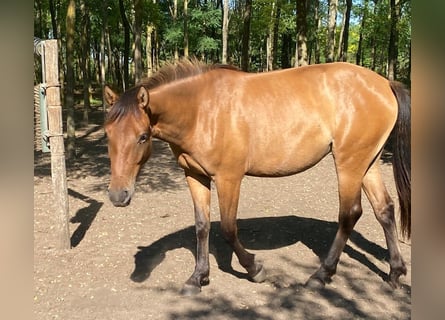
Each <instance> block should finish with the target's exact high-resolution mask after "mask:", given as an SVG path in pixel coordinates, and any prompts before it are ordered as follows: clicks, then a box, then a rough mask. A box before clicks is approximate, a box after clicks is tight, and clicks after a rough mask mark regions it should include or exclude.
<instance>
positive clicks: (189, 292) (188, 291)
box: [181, 284, 201, 296]
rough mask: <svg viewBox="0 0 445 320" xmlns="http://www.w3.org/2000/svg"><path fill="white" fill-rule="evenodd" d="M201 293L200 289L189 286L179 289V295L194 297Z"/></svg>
mask: <svg viewBox="0 0 445 320" xmlns="http://www.w3.org/2000/svg"><path fill="white" fill-rule="evenodd" d="M200 292H201V287H197V286H194V285H191V284H185V285H184V287H182V289H181V295H183V296H194V295H197V294H198V293H200Z"/></svg>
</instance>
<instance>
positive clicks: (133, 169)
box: [104, 86, 152, 207]
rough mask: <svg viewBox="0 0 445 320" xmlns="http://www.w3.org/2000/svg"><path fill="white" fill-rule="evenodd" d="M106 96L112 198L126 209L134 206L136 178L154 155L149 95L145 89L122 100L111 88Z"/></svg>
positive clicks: (125, 93)
mask: <svg viewBox="0 0 445 320" xmlns="http://www.w3.org/2000/svg"><path fill="white" fill-rule="evenodd" d="M104 93H105V94H104V96H105V99H106V101H107V103H108V104H109V105H110V106H111V108H110V110H109V112H108V114H107V119H106V121H105V131H106V133H107V137H108V155H109V157H110V161H111V181H110V185H109V187H108V196H109V197H110V200H111V202H112V203H113V204H114V205H115V206H119V207H124V206H127V205H129V204H130V200H131V197H132V195H133V193H134V185H135V181H136V177H137V175H138V173H139V170H140V169H141V166H142V165H143V164H144V163H145V162H146V161H147V160H148V158H149V157H150V154H151V145H152V143H151V130H150V118H149V115H148V114H149V107H148V101H149V94H148V91H147V90H146V89H145V88H144V87H143V86H138V87H134V88H132V89H129V90H128V91H126V92H124V93H123V94H122V95H121V96H120V97H119V96H118V95H117V94H116V93H114V92H113V91H112V90H111V89H110V88H109V87H105V92H104Z"/></svg>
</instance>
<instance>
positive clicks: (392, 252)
mask: <svg viewBox="0 0 445 320" xmlns="http://www.w3.org/2000/svg"><path fill="white" fill-rule="evenodd" d="M363 190H364V191H365V193H366V196H367V197H368V199H369V202H370V203H371V205H372V207H373V209H374V214H375V216H376V218H377V220H378V221H379V222H380V224H381V225H382V227H383V231H384V233H385V238H386V245H387V247H388V251H389V265H390V272H389V279H388V281H389V284H390V285H391V286H392V287H393V288H397V287H399V277H400V276H401V275H402V274H404V275H406V266H405V262H404V261H403V259H402V256H401V254H400V249H399V245H398V240H397V230H396V223H395V220H394V203H393V201H392V200H391V198H390V196H389V194H388V192H387V190H386V188H385V185H384V184H383V181H382V176H381V173H380V163H379V160H376V161H375V162H374V164H373V165H372V166H371V167H370V168H369V170H368V172H367V173H366V175H365V177H364V179H363Z"/></svg>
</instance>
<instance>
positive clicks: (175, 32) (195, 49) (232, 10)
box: [34, 0, 411, 159]
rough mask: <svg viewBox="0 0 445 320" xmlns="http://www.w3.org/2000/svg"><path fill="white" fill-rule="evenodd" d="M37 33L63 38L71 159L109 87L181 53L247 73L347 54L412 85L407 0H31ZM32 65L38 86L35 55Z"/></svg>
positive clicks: (350, 59)
mask: <svg viewBox="0 0 445 320" xmlns="http://www.w3.org/2000/svg"><path fill="white" fill-rule="evenodd" d="M34 36H35V37H37V38H38V39H41V40H46V39H58V44H59V67H60V72H59V73H60V74H59V77H60V82H61V83H62V92H63V108H64V110H65V113H66V131H67V146H66V156H67V158H68V159H70V158H74V157H75V156H76V152H75V149H76V147H75V131H76V127H78V126H80V125H86V124H88V121H89V112H90V110H91V108H92V107H94V105H100V106H103V103H102V98H101V97H102V94H101V92H102V89H103V87H104V86H105V84H111V85H112V87H113V88H115V89H117V90H118V91H123V90H126V89H128V88H129V87H131V86H133V85H134V84H136V83H137V82H139V81H140V80H141V79H142V78H144V77H148V76H150V75H152V74H153V73H155V72H156V71H157V70H158V69H159V68H160V67H162V65H163V64H165V63H166V62H174V61H177V60H179V59H181V58H183V57H185V58H197V59H199V60H202V61H204V62H206V63H228V64H232V65H235V66H237V67H239V68H240V69H242V70H244V71H249V72H265V71H270V70H275V69H284V68H290V67H299V66H304V65H308V64H318V63H328V62H333V61H347V62H351V63H355V64H358V65H362V66H364V67H367V68H369V69H372V70H374V71H376V72H377V73H379V74H381V75H383V76H385V77H387V78H389V79H391V80H399V81H401V82H404V83H405V84H407V85H408V86H410V83H411V81H410V79H411V1H410V0H312V1H311V0H115V1H111V0H35V1H34ZM34 67H35V73H34V82H35V84H38V83H40V82H42V81H41V63H40V57H38V55H35V63H34ZM76 92H77V93H79V92H80V93H81V94H80V95H79V94H77V95H76V94H75V93H76ZM95 93H96V95H95ZM79 96H80V98H79ZM98 97H99V98H98ZM76 99H80V100H79V101H77V100H76ZM78 104H81V105H82V108H83V113H82V114H83V118H82V120H81V121H80V123H76V122H75V117H74V110H75V106H76V105H78Z"/></svg>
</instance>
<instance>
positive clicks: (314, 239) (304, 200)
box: [34, 125, 411, 320]
mask: <svg viewBox="0 0 445 320" xmlns="http://www.w3.org/2000/svg"><path fill="white" fill-rule="evenodd" d="M87 129H88V130H83V131H80V132H79V133H78V136H79V139H78V142H79V145H78V149H79V150H78V154H79V157H78V159H77V160H76V161H73V162H70V163H69V164H68V166H67V169H68V171H67V176H68V188H69V190H68V192H69V208H70V216H71V223H70V232H71V243H72V246H73V248H72V249H71V250H69V251H66V252H58V251H57V250H55V249H54V248H55V246H56V237H55V234H54V225H55V223H56V219H55V217H54V208H53V205H52V201H53V200H52V199H53V195H52V186H51V176H50V168H51V167H50V156H49V155H48V154H41V153H36V156H35V176H34V217H35V220H34V287H35V290H34V310H35V311H34V312H35V318H36V319H64V320H65V319H82V320H88V319H124V320H131V319H135V320H136V319H252V320H253V319H264V320H266V319H267V320H268V319H410V318H411V316H410V312H411V245H410V244H409V243H405V242H401V243H400V246H401V250H402V254H403V257H404V259H405V261H406V263H407V267H408V274H407V276H406V277H402V278H401V281H402V283H403V286H402V288H401V289H398V290H396V291H393V290H391V288H390V286H389V285H388V284H387V283H385V282H384V280H383V278H385V276H386V274H387V273H388V271H389V265H388V261H387V260H388V255H387V251H386V244H385V239H384V235H383V230H382V228H381V227H380V225H379V224H378V222H377V220H376V219H375V218H374V215H373V213H372V211H371V208H370V206H369V203H368V201H367V200H366V199H364V200H363V208H364V214H363V216H362V218H361V220H360V221H359V222H358V224H357V226H356V228H355V231H354V233H353V235H352V237H351V239H350V241H349V242H348V244H347V247H346V248H345V251H344V253H343V255H342V256H341V259H340V263H339V266H338V269H337V274H336V275H335V276H334V277H333V281H332V283H330V284H328V285H327V286H326V287H325V288H324V289H322V290H320V291H310V290H309V289H305V288H304V287H303V284H304V283H305V281H306V280H307V279H308V278H309V276H310V275H311V274H312V273H313V272H314V271H315V270H316V269H317V268H318V266H319V263H320V259H321V258H323V256H324V255H325V254H326V253H327V250H328V248H329V245H330V244H331V242H332V240H333V237H334V235H335V232H336V228H337V224H336V219H337V210H338V196H337V180H336V176H335V169H334V166H333V161H332V158H331V157H330V156H328V157H327V158H325V159H324V160H323V161H322V162H320V163H319V164H318V165H317V166H315V167H314V168H312V169H310V170H308V171H306V172H304V173H301V174H298V175H295V176H292V177H287V178H275V179H270V178H269V179H268V178H253V177H246V178H245V179H244V181H243V185H242V190H241V200H240V206H239V214H238V218H239V234H240V238H241V241H242V243H243V244H244V245H245V247H246V248H248V250H249V251H251V252H252V253H255V254H256V255H257V257H258V259H260V260H261V261H262V262H263V263H264V266H265V268H266V271H267V275H268V277H267V280H266V281H265V282H264V283H260V284H258V283H253V282H250V281H249V280H248V279H246V276H245V271H244V269H243V268H242V267H241V266H240V265H239V264H238V261H237V259H236V257H235V256H234V257H233V259H231V252H230V250H229V249H228V246H227V245H226V243H225V242H224V240H223V239H222V237H221V234H220V231H219V213H218V208H217V206H216V202H217V201H216V193H215V190H212V192H213V193H212V231H211V239H210V242H211V245H210V251H211V254H210V265H211V266H210V268H211V272H210V284H209V285H208V286H206V287H203V290H202V292H201V293H200V294H199V295H197V296H194V297H182V296H181V295H180V294H179V291H180V289H181V287H182V285H183V283H184V282H185V281H186V280H187V278H188V277H189V276H190V275H191V273H192V271H193V269H194V251H195V246H196V240H195V238H194V221H193V211H192V201H191V198H190V195H189V191H188V189H187V186H186V183H185V180H184V178H183V174H182V171H181V170H180V169H179V168H178V167H177V165H176V163H175V160H174V159H173V157H172V155H171V152H170V150H169V148H168V147H167V145H166V144H165V143H163V142H161V141H158V140H155V141H154V154H153V156H152V158H151V159H150V160H149V162H148V163H147V165H146V166H145V167H144V169H143V171H142V173H141V176H140V177H139V179H138V187H137V191H136V194H135V196H134V199H133V200H132V203H131V205H130V206H129V207H126V208H115V207H113V206H112V205H111V203H110V202H109V201H108V199H107V195H106V192H105V190H106V186H107V183H108V180H109V162H108V158H107V151H106V140H105V138H104V135H103V129H102V128H101V126H100V125H91V126H89V127H88V128H87ZM383 173H384V179H385V181H386V183H387V186H388V188H389V190H390V193H391V194H392V196H393V198H394V199H397V198H396V192H395V187H394V182H393V176H392V168H391V165H390V164H388V163H383ZM230 265H231V266H232V267H233V270H232V271H227V270H230V268H229V266H230ZM224 270H225V271H224ZM133 272H136V273H139V272H140V273H143V272H149V273H150V276H149V278H148V279H147V280H146V281H144V282H141V283H135V282H133V281H132V280H131V279H130V277H129V276H130V274H131V273H133Z"/></svg>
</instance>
